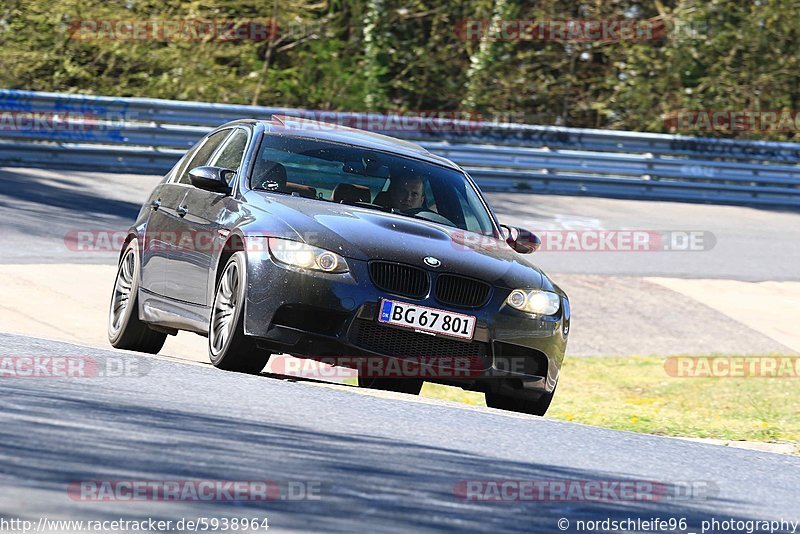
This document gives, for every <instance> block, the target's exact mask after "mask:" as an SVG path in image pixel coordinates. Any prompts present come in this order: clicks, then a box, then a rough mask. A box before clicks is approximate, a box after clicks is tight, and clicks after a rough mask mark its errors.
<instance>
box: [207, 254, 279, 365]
mask: <svg viewBox="0 0 800 534" xmlns="http://www.w3.org/2000/svg"><path fill="white" fill-rule="evenodd" d="M246 269H247V264H246V260H245V254H244V252H236V253H234V254H233V256H231V258H230V259H229V260H228V263H227V264H225V268H224V269H223V271H222V276H220V278H219V281H218V282H217V290H216V292H215V293H214V304H213V306H212V308H211V321H210V323H209V325H208V356H209V359H210V360H211V363H212V364H214V366H215V367H218V368H220V369H223V370H225V371H234V372H237V373H247V374H258V373H260V372H261V371H262V370H263V369H264V366H266V365H267V362H268V361H269V358H270V356H271V354H270V353H269V352H267V351H265V350H263V349H259V348H258V347H257V346H256V342H255V340H254V339H253V338H250V337H247V336H246V335H244V313H243V309H244V302H245V295H246V289H247V270H246Z"/></svg>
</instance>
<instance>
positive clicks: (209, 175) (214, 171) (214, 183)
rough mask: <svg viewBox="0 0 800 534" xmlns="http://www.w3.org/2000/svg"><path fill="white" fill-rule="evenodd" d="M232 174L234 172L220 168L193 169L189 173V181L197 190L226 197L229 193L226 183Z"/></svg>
mask: <svg viewBox="0 0 800 534" xmlns="http://www.w3.org/2000/svg"><path fill="white" fill-rule="evenodd" d="M234 174H236V171H234V170H231V169H223V168H222V167H195V168H194V169H192V170H190V171H189V180H190V181H191V182H192V185H193V186H195V187H197V188H199V189H204V190H206V191H213V192H214V193H225V194H226V195H227V194H229V193H230V192H231V187H230V186H229V185H228V182H229V181H230V179H231V178H232V177H233V175H234Z"/></svg>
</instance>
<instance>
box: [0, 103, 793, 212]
mask: <svg viewBox="0 0 800 534" xmlns="http://www.w3.org/2000/svg"><path fill="white" fill-rule="evenodd" d="M27 114H33V115H34V116H36V117H39V118H40V119H41V118H42V117H44V119H42V120H39V123H37V122H36V120H32V121H28V123H26V122H25V120H22V119H23V118H25V117H29V115H27ZM273 114H283V115H294V116H301V117H302V116H305V117H309V118H314V119H322V120H324V119H325V118H326V117H330V118H331V119H332V120H333V121H334V122H337V123H339V124H347V125H357V126H358V125H363V126H366V127H367V129H372V130H377V131H380V127H378V128H376V127H374V126H375V125H378V126H380V125H386V124H387V117H386V116H383V115H379V114H363V113H336V114H333V113H330V114H326V113H325V112H317V111H308V110H298V109H287V108H272V107H262V106H240V105H228V104H207V103H199V102H178V101H171V100H158V99H150V98H117V97H103V96H86V95H67V94H60V93H43V92H32V91H16V90H0V165H5V166H26V167H47V168H63V169H81V170H94V171H108V172H128V173H147V174H153V173H154V174H160V173H163V172H166V171H167V170H168V169H169V168H170V167H171V166H172V165H173V164H174V162H175V161H177V159H178V158H179V157H180V155H181V154H182V153H183V151H185V150H186V149H187V148H188V147H190V146H192V145H193V144H194V143H195V142H196V141H197V139H199V138H200V137H201V136H202V135H203V134H204V133H206V132H207V131H209V130H210V129H211V128H213V127H215V126H218V125H219V124H222V123H224V122H227V121H229V120H233V119H238V118H243V117H248V118H264V119H268V118H269V117H271V116H272V115H273ZM76 118H77V123H76V121H75V119H76ZM389 122H390V121H389ZM40 123H41V124H40ZM75 124H78V125H79V126H80V127H79V128H74V127H73V126H75ZM412 124H413V125H415V127H414V128H413V129H408V128H400V129H399V130H396V131H391V132H386V133H389V134H390V135H394V136H395V137H400V138H404V139H409V140H413V141H416V142H418V143H419V144H421V145H422V146H424V147H425V148H427V149H428V150H430V151H431V152H434V153H437V154H440V155H443V156H445V157H447V158H449V159H451V160H453V161H455V162H456V163H458V164H460V165H461V166H463V167H464V168H465V169H467V171H468V172H469V173H470V174H471V175H472V176H473V177H474V178H475V179H476V180H477V182H478V183H479V184H480V185H481V187H482V188H483V189H487V190H500V191H529V192H536V193H552V194H583V195H595V196H611V197H623V198H639V199H662V200H683V201H699V202H715V203H733V204H751V205H765V206H791V207H800V165H798V163H799V162H800V144H797V143H779V142H765V141H740V140H730V139H712V138H693V137H687V136H676V135H666V134H646V133H636V132H623V131H608V130H592V129H577V128H560V127H548V126H533V125H523V124H498V123H487V122H481V123H478V122H466V121H443V120H437V119H429V118H428V119H418V120H416V121H414V122H412ZM370 126H373V127H372V128H370ZM405 126H406V127H407V126H408V124H406V125H405Z"/></svg>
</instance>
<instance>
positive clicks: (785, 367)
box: [664, 356, 800, 378]
mask: <svg viewBox="0 0 800 534" xmlns="http://www.w3.org/2000/svg"><path fill="white" fill-rule="evenodd" d="M664 370H665V372H666V373H667V375H669V376H671V377H675V378H800V357H797V356H670V357H668V358H666V359H665V360H664Z"/></svg>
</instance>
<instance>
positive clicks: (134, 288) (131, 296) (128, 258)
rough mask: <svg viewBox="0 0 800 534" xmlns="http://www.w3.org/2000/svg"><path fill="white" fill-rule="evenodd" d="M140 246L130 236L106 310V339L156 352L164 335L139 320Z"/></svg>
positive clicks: (114, 342) (126, 347)
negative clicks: (109, 303)
mask: <svg viewBox="0 0 800 534" xmlns="http://www.w3.org/2000/svg"><path fill="white" fill-rule="evenodd" d="M140 269H141V264H140V262H139V245H138V241H137V240H136V239H132V240H131V242H130V243H128V245H127V246H126V247H125V251H124V252H123V254H122V260H121V261H120V262H119V267H118V268H117V278H116V280H115V281H114V290H113V292H112V293H111V305H110V306H109V309H108V328H107V331H108V341H109V342H110V343H111V345H112V346H113V347H114V348H117V349H125V350H135V351H138V352H146V353H148V354H158V351H160V350H161V347H163V346H164V341H166V339H167V334H164V333H162V332H156V331H155V330H152V329H151V328H150V327H149V326H147V323H144V322H142V320H141V319H139V278H140Z"/></svg>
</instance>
